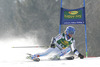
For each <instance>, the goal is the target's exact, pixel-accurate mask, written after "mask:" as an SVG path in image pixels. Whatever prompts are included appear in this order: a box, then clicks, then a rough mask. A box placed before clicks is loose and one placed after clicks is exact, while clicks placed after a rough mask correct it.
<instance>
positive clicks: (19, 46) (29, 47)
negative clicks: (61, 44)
mask: <svg viewBox="0 0 100 67" xmlns="http://www.w3.org/2000/svg"><path fill="white" fill-rule="evenodd" d="M47 47H49V46H16V47H12V48H47Z"/></svg>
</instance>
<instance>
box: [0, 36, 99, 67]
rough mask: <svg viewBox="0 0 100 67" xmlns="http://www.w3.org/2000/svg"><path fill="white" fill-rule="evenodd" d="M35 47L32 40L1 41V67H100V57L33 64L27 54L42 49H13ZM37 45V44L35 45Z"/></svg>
mask: <svg viewBox="0 0 100 67" xmlns="http://www.w3.org/2000/svg"><path fill="white" fill-rule="evenodd" d="M29 44H30V45H33V42H32V40H31V39H30V38H28V39H23V38H21V39H13V40H5V41H4V40H0V67H61V66H62V67H86V66H89V67H94V66H95V67H100V57H96V58H85V59H74V60H59V61H49V60H45V57H43V58H41V61H40V62H33V61H31V60H27V59H26V56H27V55H26V53H32V54H34V53H39V52H43V51H44V49H41V48H12V47H14V46H27V45H29ZM34 44H36V45H37V43H34Z"/></svg>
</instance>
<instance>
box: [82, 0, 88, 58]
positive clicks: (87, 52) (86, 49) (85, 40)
mask: <svg viewBox="0 0 100 67" xmlns="http://www.w3.org/2000/svg"><path fill="white" fill-rule="evenodd" d="M83 6H84V7H85V0H83ZM84 12H85V11H84ZM84 14H85V13H84ZM84 22H85V46H86V57H88V52H87V31H86V18H85V21H84Z"/></svg>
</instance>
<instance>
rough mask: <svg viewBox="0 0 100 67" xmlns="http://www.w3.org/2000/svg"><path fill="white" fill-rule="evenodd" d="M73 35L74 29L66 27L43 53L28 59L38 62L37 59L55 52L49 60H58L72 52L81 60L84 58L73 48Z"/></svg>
mask: <svg viewBox="0 0 100 67" xmlns="http://www.w3.org/2000/svg"><path fill="white" fill-rule="evenodd" d="M74 34H75V28H74V27H72V26H68V27H67V28H66V30H65V31H64V33H62V34H58V35H57V36H56V37H54V38H52V40H51V47H50V48H48V49H47V50H46V51H45V52H43V53H38V54H34V55H30V59H32V60H40V59H39V58H38V57H41V56H46V55H48V54H49V53H51V52H52V51H55V50H56V51H57V53H56V55H54V56H53V57H52V58H51V59H52V60H59V59H60V57H61V56H64V55H68V54H69V53H70V52H73V53H74V54H75V55H76V56H78V57H80V59H83V58H84V56H83V55H82V54H81V53H79V52H78V50H77V49H76V48H75V40H74V39H73V37H72V36H73V35H74Z"/></svg>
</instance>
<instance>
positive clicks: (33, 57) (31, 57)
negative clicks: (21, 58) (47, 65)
mask: <svg viewBox="0 0 100 67" xmlns="http://www.w3.org/2000/svg"><path fill="white" fill-rule="evenodd" d="M27 55H29V56H27V57H26V59H31V60H33V61H37V62H39V61H40V59H39V58H38V57H39V56H38V55H32V54H27Z"/></svg>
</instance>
